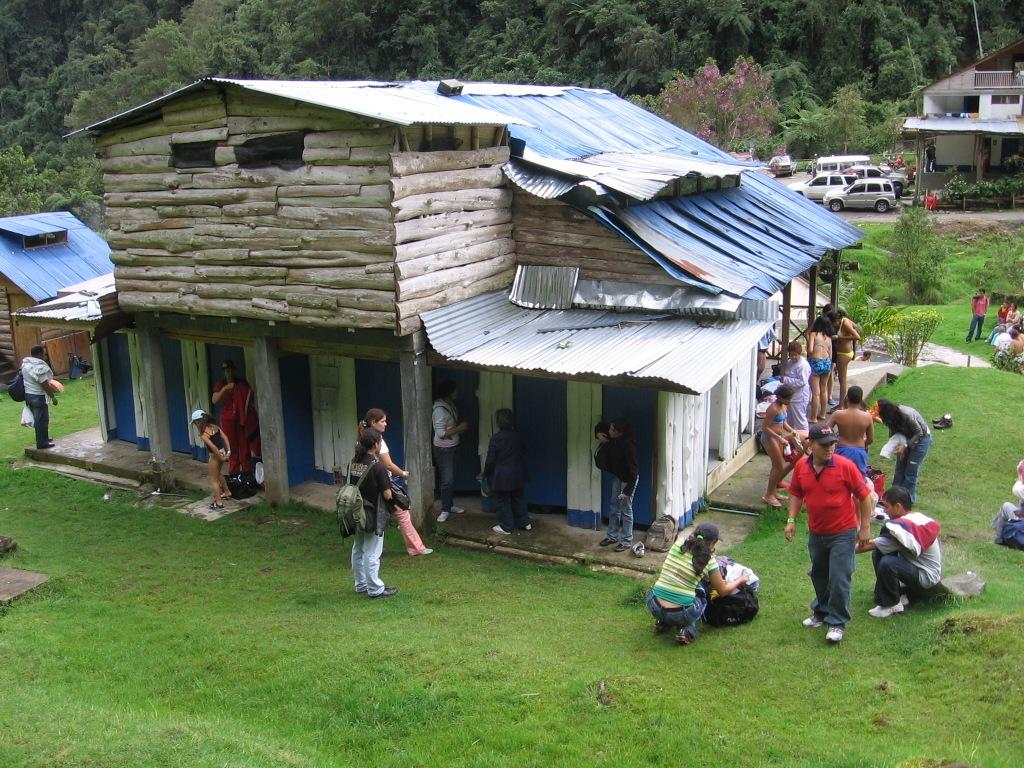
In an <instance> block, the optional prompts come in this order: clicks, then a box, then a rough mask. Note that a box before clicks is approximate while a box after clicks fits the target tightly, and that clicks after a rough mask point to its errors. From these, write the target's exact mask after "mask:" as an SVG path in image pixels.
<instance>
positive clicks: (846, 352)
mask: <svg viewBox="0 0 1024 768" xmlns="http://www.w3.org/2000/svg"><path fill="white" fill-rule="evenodd" d="M831 320H832V326H833V327H834V328H835V329H836V335H835V336H833V337H832V349H833V351H834V356H835V362H836V366H835V368H836V378H838V379H839V407H840V408H842V407H843V406H844V404H845V402H846V369H847V368H848V367H849V365H850V361H852V360H853V355H854V352H853V345H854V343H856V342H857V341H859V340H860V333H858V332H857V324H856V323H854V322H853V320H851V319H850V318H848V317H847V316H846V313H845V312H844V311H843V310H841V309H839V310H836V311H835V312H833V313H832V317H831ZM830 391H831V390H830ZM842 445H843V441H842V438H840V440H839V447H841V446H842Z"/></svg>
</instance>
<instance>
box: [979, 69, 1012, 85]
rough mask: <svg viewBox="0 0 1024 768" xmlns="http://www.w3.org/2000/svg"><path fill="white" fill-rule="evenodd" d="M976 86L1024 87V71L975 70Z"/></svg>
mask: <svg viewBox="0 0 1024 768" xmlns="http://www.w3.org/2000/svg"><path fill="white" fill-rule="evenodd" d="M974 87H975V88H1024V72H1017V73H1016V74H1015V73H1013V72H1010V71H1006V72H975V73H974Z"/></svg>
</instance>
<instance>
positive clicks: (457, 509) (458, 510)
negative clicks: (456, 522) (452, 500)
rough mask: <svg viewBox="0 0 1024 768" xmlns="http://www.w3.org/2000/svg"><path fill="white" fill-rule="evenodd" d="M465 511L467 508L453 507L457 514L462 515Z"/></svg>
mask: <svg viewBox="0 0 1024 768" xmlns="http://www.w3.org/2000/svg"><path fill="white" fill-rule="evenodd" d="M465 511H466V510H464V509H463V508H462V507H452V512H454V513H455V514H456V515H461V514H462V513H463V512H465Z"/></svg>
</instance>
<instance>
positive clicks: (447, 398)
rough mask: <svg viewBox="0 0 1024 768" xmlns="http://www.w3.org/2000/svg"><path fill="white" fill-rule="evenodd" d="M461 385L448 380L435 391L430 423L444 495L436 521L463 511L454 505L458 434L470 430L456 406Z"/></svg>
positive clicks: (435, 463)
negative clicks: (432, 428)
mask: <svg viewBox="0 0 1024 768" xmlns="http://www.w3.org/2000/svg"><path fill="white" fill-rule="evenodd" d="M457 394H458V388H457V387H456V386H455V382H454V381H452V380H451V379H445V380H444V381H442V382H441V383H440V384H438V385H437V389H436V390H435V391H434V397H435V399H434V407H433V409H432V412H431V422H432V423H433V426H434V440H433V446H434V447H433V451H434V465H435V466H436V467H437V484H438V486H439V490H440V496H441V514H440V515H438V516H437V522H439V523H443V522H445V521H446V520H447V519H448V516H449V515H451V514H452V513H453V512H454V513H455V514H459V513H460V512H463V511H464V510H463V509H462V507H456V506H454V504H453V501H452V496H453V495H454V492H455V459H456V457H457V456H458V453H459V436H460V435H461V434H462V433H463V432H465V431H466V430H467V429H469V424H467V423H466V422H465V421H459V409H458V408H456V406H455V396H456V395H457Z"/></svg>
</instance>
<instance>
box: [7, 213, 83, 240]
mask: <svg viewBox="0 0 1024 768" xmlns="http://www.w3.org/2000/svg"><path fill="white" fill-rule="evenodd" d="M65 229H67V227H65V226H64V224H63V223H58V222H55V221H53V220H52V218H50V217H48V216H46V215H45V214H44V215H33V214H30V215H28V216H10V217H8V218H6V219H0V232H9V233H11V234H12V235H17V236H19V237H34V236H36V235H55V234H57V233H58V232H63V231H64V230H65Z"/></svg>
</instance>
